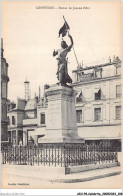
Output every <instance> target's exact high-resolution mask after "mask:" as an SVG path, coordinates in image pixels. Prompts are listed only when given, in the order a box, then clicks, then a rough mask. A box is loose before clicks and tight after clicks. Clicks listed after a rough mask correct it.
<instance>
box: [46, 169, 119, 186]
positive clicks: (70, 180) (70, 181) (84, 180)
mask: <svg viewBox="0 0 123 196" xmlns="http://www.w3.org/2000/svg"><path fill="white" fill-rule="evenodd" d="M119 174H121V172H120V171H119V172H113V173H108V174H103V175H100V176H92V177H87V178H80V179H56V180H50V182H59V183H77V182H86V181H91V180H96V179H101V178H106V177H110V176H115V175H119Z"/></svg>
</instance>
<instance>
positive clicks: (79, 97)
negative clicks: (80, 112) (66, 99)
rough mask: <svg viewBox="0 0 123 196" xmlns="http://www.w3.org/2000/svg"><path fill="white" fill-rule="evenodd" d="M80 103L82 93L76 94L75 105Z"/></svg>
mask: <svg viewBox="0 0 123 196" xmlns="http://www.w3.org/2000/svg"><path fill="white" fill-rule="evenodd" d="M80 102H82V91H80V92H78V93H77V95H76V103H80Z"/></svg>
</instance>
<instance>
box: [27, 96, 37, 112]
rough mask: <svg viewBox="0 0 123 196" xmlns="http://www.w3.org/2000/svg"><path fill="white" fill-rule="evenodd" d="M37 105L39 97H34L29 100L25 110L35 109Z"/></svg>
mask: <svg viewBox="0 0 123 196" xmlns="http://www.w3.org/2000/svg"><path fill="white" fill-rule="evenodd" d="M36 107H37V99H36V98H33V99H30V100H29V101H27V104H26V107H25V110H34V109H35V108H36Z"/></svg>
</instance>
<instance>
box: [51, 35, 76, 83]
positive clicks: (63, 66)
mask: <svg viewBox="0 0 123 196" xmlns="http://www.w3.org/2000/svg"><path fill="white" fill-rule="evenodd" d="M68 37H69V38H70V41H71V44H70V46H68V45H67V43H66V42H65V41H63V40H62V41H61V49H58V50H56V51H55V50H54V51H53V56H56V55H58V57H57V60H58V70H57V73H56V74H57V78H58V80H59V83H60V84H61V85H62V86H65V85H66V83H72V79H71V78H70V76H69V75H68V69H67V58H66V56H67V53H68V52H70V50H71V48H72V46H73V39H72V36H71V35H70V34H69V33H68Z"/></svg>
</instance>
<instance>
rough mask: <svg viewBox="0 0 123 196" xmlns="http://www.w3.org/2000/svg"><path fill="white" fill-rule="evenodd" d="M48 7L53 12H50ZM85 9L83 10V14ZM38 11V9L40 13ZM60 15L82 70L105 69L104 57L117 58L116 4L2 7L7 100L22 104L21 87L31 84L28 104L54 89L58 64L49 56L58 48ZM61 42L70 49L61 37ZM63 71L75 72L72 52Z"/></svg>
mask: <svg viewBox="0 0 123 196" xmlns="http://www.w3.org/2000/svg"><path fill="white" fill-rule="evenodd" d="M43 6H52V9H51V8H50V9H49V7H47V8H46V7H45V8H44V7H43ZM85 7H86V8H87V9H85ZM39 8H40V9H39ZM63 15H64V16H65V18H66V21H67V22H68V24H69V26H70V34H71V36H72V37H73V41H74V49H75V52H76V56H77V59H78V62H79V63H81V62H82V61H83V64H84V65H83V67H86V66H87V67H88V66H94V65H99V64H102V63H107V62H108V58H109V56H110V57H111V59H113V56H114V55H116V56H119V57H120V58H121V2H118V1H109V2H108V1H103V2H101V1H99V2H97V1H91V2H89V1H81V2H79V1H77V2H46V1H45V2H44V3H43V2H41V1H37V2H35V1H34V2H33V1H29V2H28V1H20V2H19V1H18V2H16V1H2V2H1V37H2V38H3V47H4V57H5V58H6V60H7V62H8V64H9V67H8V74H9V78H10V81H9V83H8V98H9V99H10V100H14V101H16V98H17V97H20V98H24V81H25V80H26V78H27V80H28V81H29V82H30V90H31V98H33V97H34V95H35V93H36V94H37V95H38V89H39V86H40V87H41V95H42V96H43V86H44V85H45V84H49V85H51V84H55V83H57V77H56V72H57V61H56V58H55V57H53V56H52V53H53V50H54V49H59V48H60V42H61V38H58V32H59V29H60V28H61V27H62V25H63V24H64V20H63ZM65 41H66V42H67V44H68V45H69V44H70V40H69V38H68V37H67V36H66V37H65ZM68 62H69V64H68V71H69V75H70V76H71V77H72V70H75V69H76V68H77V62H76V59H75V56H74V52H73V50H71V52H69V54H68Z"/></svg>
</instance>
